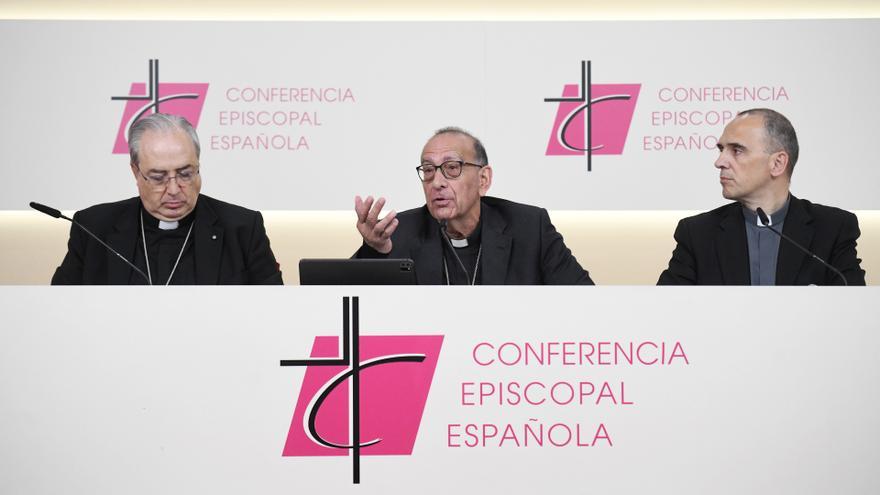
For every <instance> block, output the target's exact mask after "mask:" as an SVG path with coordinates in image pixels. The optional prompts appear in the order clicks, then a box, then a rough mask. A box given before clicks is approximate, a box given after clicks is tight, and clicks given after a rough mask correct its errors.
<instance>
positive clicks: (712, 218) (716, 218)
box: [679, 202, 741, 228]
mask: <svg viewBox="0 0 880 495" xmlns="http://www.w3.org/2000/svg"><path fill="white" fill-rule="evenodd" d="M739 208H741V205H740V204H739V203H737V202H733V203H728V204H726V205H723V206H719V207H718V208H715V209H714V210H709V211H704V212H703V213H698V214H696V215H693V216H690V217H685V218H682V219H681V221H680V222H679V224H681V225H687V226H688V227H690V228H704V227H712V226H715V225H718V224H719V223H720V222H721V221H722V220H724V219H725V218H727V217H728V216H729V215H730V214H731V213H733V212H736V211H737V210H738V209H739Z"/></svg>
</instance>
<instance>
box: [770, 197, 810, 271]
mask: <svg viewBox="0 0 880 495" xmlns="http://www.w3.org/2000/svg"><path fill="white" fill-rule="evenodd" d="M812 223H813V216H812V215H810V213H809V212H808V211H807V209H806V208H804V204H803V202H801V200H799V199H797V198H796V197H794V195H792V196H791V202H790V204H789V206H788V214H787V215H786V216H785V223H783V224H782V233H783V234H785V235H787V236H788V237H790V238H792V239H793V240H794V241H795V242H797V243H798V244H800V245H801V246H804V247H806V248H807V249H809V247H810V243H811V242H812V241H813V233H814V230H815V229H814V228H813V225H812ZM779 242H780V244H779V257H778V260H777V261H776V285H794V284H795V283H796V281H797V275H798V273H800V271H801V266H802V265H803V264H804V262H805V261H807V254H806V253H804V252H803V251H801V250H800V249H798V248H797V247H795V246H793V245H792V244H791V243H790V242H788V241H786V240H785V239H780V241H779Z"/></svg>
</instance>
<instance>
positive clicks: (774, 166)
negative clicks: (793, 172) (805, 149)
mask: <svg viewBox="0 0 880 495" xmlns="http://www.w3.org/2000/svg"><path fill="white" fill-rule="evenodd" d="M786 174H788V153H786V152H785V151H784V150H783V151H777V152H776V153H773V154H772V155H770V176H772V177H780V176H782V175H786Z"/></svg>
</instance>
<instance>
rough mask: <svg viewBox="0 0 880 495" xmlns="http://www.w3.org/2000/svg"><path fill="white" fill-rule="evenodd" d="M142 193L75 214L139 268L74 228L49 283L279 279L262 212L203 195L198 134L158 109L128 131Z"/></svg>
mask: <svg viewBox="0 0 880 495" xmlns="http://www.w3.org/2000/svg"><path fill="white" fill-rule="evenodd" d="M128 142H129V150H130V155H131V162H130V164H131V172H132V175H133V176H134V180H135V182H136V183H137V188H138V192H139V197H135V198H131V199H127V200H124V201H120V202H117V203H107V204H102V205H97V206H93V207H91V208H88V209H85V210H83V211H80V212H78V213H76V215H74V217H73V218H74V220H76V221H77V222H79V223H80V224H82V225H83V226H84V227H86V228H87V229H88V230H90V231H91V232H93V233H94V234H95V235H96V236H97V237H98V238H100V239H102V240H103V241H104V242H106V243H107V244H108V245H109V246H111V247H112V248H113V249H115V250H116V251H118V252H119V253H120V254H121V255H122V256H124V257H125V258H126V259H127V260H129V261H130V262H131V263H132V264H134V265H135V266H136V267H137V268H138V269H139V270H140V272H138V271H137V270H135V269H133V268H132V267H131V266H129V265H128V264H127V263H126V262H125V261H123V260H121V259H119V258H118V257H117V256H116V255H115V254H113V253H111V252H110V251H109V250H108V249H106V248H105V247H104V246H102V245H101V244H100V243H99V242H98V241H95V240H94V239H93V238H91V237H90V236H88V235H87V234H85V233H84V232H82V231H81V230H80V229H79V228H78V227H76V226H72V227H71V230H70V240H69V242H68V251H67V255H66V256H65V257H64V260H63V261H62V263H61V266H60V267H58V269H57V270H56V271H55V275H54V276H53V277H52V284H54V285H78V284H87V285H103V284H112V285H126V284H149V285H160V284H161V285H170V284H174V285H186V284H199V285H216V284H224V285H239V284H281V283H282V280H281V272H280V271H279V269H278V268H279V267H278V263H277V262H276V261H275V256H274V255H273V254H272V250H271V249H270V247H269V239H268V238H267V237H266V230H265V228H264V227H263V217H262V216H261V215H260V213H259V212H256V211H251V210H247V209H245V208H242V207H240V206H235V205H232V204H229V203H224V202H223V201H219V200H216V199H214V198H211V197H208V196H205V195H202V194H200V190H201V187H202V175H201V170H200V164H199V154H200V146H199V138H198V135H196V132H195V129H193V127H192V126H191V125H190V123H189V122H187V121H186V119H184V118H183V117H178V116H175V115H167V114H161V113H156V114H152V115H149V116H147V117H144V118H142V119H140V120H138V121H136V122H134V123H133V124H132V126H131V128H130V129H129V131H128Z"/></svg>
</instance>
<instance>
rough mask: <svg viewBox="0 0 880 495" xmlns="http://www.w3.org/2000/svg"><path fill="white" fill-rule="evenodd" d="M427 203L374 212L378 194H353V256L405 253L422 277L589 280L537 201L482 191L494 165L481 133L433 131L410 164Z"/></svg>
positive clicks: (467, 281) (428, 280) (435, 281)
mask: <svg viewBox="0 0 880 495" xmlns="http://www.w3.org/2000/svg"><path fill="white" fill-rule="evenodd" d="M416 172H417V173H418V176H419V179H421V182H422V189H423V190H424V193H425V202H426V204H425V206H423V207H421V208H416V209H413V210H408V211H404V212H401V213H400V214H397V213H395V212H393V211H392V212H390V213H389V214H388V215H386V216H385V217H384V218H382V219H380V218H379V214H380V212H381V211H382V207H383V206H384V205H385V200H384V198H379V200H378V201H375V202H374V201H373V198H372V197H367V198H366V200H362V199H361V197H360V196H358V197H356V198H355V212H356V213H357V217H358V219H357V228H358V231H359V232H360V234H361V236H362V237H363V245H362V246H361V248H360V249H359V250H358V251H357V252H356V253H355V257H357V258H382V257H390V258H410V259H412V260H413V261H414V262H415V272H416V281H417V283H419V284H428V285H443V284H449V285H477V284H484V285H503V284H509V285H538V284H592V283H593V281H592V280H590V277H589V275H588V274H587V272H586V271H584V269H583V268H581V265H580V264H578V262H577V260H576V259H575V257H574V256H573V255H572V254H571V251H570V250H569V249H568V248H567V247H566V246H565V243H564V242H563V240H562V235H560V234H559V232H557V231H556V229H555V228H554V227H553V224H552V223H550V217H549V215H548V214H547V211H546V210H544V209H543V208H536V207H534V206H528V205H523V204H518V203H514V202H511V201H506V200H503V199H498V198H492V197H488V196H486V193H487V191H488V190H489V186H491V185H492V167H490V166H489V160H488V157H487V155H486V150H485V148H484V147H483V144H482V143H481V142H480V140H479V139H477V138H476V137H474V136H472V135H471V134H469V133H468V132H466V131H464V130H462V129H459V128H457V127H446V128H443V129H440V130H439V131H437V132H436V133H435V134H434V136H433V137H432V138H431V139H430V140H429V141H428V142H427V144H425V147H424V148H423V149H422V156H421V165H419V166H418V167H416Z"/></svg>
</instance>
